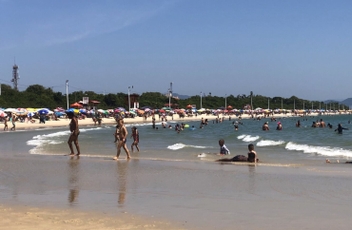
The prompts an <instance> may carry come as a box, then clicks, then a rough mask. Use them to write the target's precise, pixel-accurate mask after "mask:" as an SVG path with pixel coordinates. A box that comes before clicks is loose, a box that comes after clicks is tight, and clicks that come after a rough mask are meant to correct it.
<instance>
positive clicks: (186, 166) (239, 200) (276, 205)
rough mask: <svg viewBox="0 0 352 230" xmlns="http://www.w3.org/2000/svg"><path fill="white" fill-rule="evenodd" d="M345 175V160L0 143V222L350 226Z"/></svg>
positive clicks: (351, 187) (6, 225)
mask: <svg viewBox="0 0 352 230" xmlns="http://www.w3.org/2000/svg"><path fill="white" fill-rule="evenodd" d="M201 117H202V116H198V117H192V118H185V119H184V121H187V120H195V119H196V120H200V119H201ZM203 117H204V118H208V119H215V117H214V116H203ZM175 120H176V119H175ZM157 121H158V119H157ZM125 122H126V123H134V122H143V119H139V118H135V119H126V120H125ZM148 122H151V121H150V120H149V121H148ZM79 123H80V125H93V122H92V121H91V119H87V120H86V121H85V120H80V121H79ZM68 124H69V120H66V119H63V120H60V121H49V122H47V123H46V124H40V125H39V124H27V123H24V124H23V125H22V126H21V123H17V127H18V128H23V129H25V128H48V127H55V126H68ZM103 124H112V125H113V124H115V121H114V120H113V119H104V120H103ZM9 125H10V127H11V124H9ZM351 179H352V169H351V167H350V165H346V164H325V163H323V162H322V165H321V166H314V167H313V166H303V165H275V164H267V165H266V164H258V165H257V166H253V165H251V164H249V165H247V164H237V165H234V164H231V163H229V164H219V163H215V162H202V161H198V162H187V161H183V162H182V161H181V162H180V161H175V162H173V161H158V160H143V159H132V160H130V161H126V160H120V161H118V162H116V161H113V160H111V159H104V158H102V159H96V158H85V157H81V158H79V159H78V158H77V157H74V158H70V157H66V156H41V155H30V154H28V153H27V152H25V153H22V152H11V153H8V152H7V153H4V152H1V154H0V191H1V192H0V202H1V205H0V215H1V216H2V218H0V229H15V230H16V229H39V230H41V229H43V230H44V229H101V230H105V229H203V230H204V229H209V230H210V229H280V230H281V229H333V228H334V229H350V225H351V224H352V220H351V219H350V213H351V211H352V206H351V205H350V204H351V203H352V197H351V192H352V183H350V181H351Z"/></svg>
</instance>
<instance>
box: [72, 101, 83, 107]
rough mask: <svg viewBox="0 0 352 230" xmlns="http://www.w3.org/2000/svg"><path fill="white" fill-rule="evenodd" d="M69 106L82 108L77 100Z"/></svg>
mask: <svg viewBox="0 0 352 230" xmlns="http://www.w3.org/2000/svg"><path fill="white" fill-rule="evenodd" d="M70 107H71V108H82V107H83V105H81V104H80V103H78V102H75V103H73V104H71V105H70Z"/></svg>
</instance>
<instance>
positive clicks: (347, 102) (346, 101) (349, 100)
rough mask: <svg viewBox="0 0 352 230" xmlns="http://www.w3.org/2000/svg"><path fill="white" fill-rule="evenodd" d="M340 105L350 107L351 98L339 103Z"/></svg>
mask: <svg viewBox="0 0 352 230" xmlns="http://www.w3.org/2000/svg"><path fill="white" fill-rule="evenodd" d="M340 103H341V104H344V105H347V106H351V105H352V98H347V99H345V100H343V101H341V102H340Z"/></svg>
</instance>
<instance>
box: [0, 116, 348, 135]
mask: <svg viewBox="0 0 352 230" xmlns="http://www.w3.org/2000/svg"><path fill="white" fill-rule="evenodd" d="M335 115H350V113H342V114H340V113H324V114H319V113H310V114H306V115H293V114H292V113H287V114H273V115H270V116H269V117H266V118H264V116H263V115H259V117H260V118H261V119H267V118H272V117H274V118H300V117H316V116H335ZM202 117H203V118H205V119H209V120H215V119H216V118H217V116H214V115H206V114H201V115H197V116H195V115H193V116H191V117H187V116H186V117H184V118H180V117H179V116H178V115H174V116H173V119H172V117H171V116H166V118H167V121H166V122H170V121H174V122H175V121H177V122H191V121H200V120H201V119H202ZM219 117H220V118H224V119H229V117H230V118H231V119H233V120H238V119H239V116H236V115H222V114H221V115H219ZM240 117H241V119H252V117H251V115H249V114H242V115H241V116H240ZM255 117H256V116H254V118H253V119H255ZM155 119H156V122H157V123H160V122H162V121H161V119H160V120H159V116H158V115H156V116H155ZM124 122H125V124H138V123H146V124H149V123H150V124H151V123H152V118H151V117H148V118H147V120H145V119H144V118H143V117H135V118H125V119H124ZM69 123H70V120H69V119H67V118H61V119H59V120H57V121H54V120H49V121H46V122H45V124H43V123H42V124H39V120H36V122H35V123H29V122H18V121H17V122H16V129H17V130H27V129H41V128H43V129H50V128H59V127H68V125H69ZM7 124H8V127H9V131H8V132H13V131H10V129H11V127H12V124H11V122H9V121H8V123H7ZM78 124H79V126H85V127H86V126H99V125H98V124H94V122H93V120H92V119H91V118H85V119H81V120H78ZM101 125H116V121H115V119H114V118H102V122H101ZM0 132H7V131H3V126H2V127H1V128H0Z"/></svg>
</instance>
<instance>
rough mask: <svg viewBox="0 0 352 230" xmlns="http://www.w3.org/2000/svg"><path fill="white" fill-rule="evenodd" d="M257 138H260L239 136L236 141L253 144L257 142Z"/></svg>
mask: <svg viewBox="0 0 352 230" xmlns="http://www.w3.org/2000/svg"><path fill="white" fill-rule="evenodd" d="M259 138H260V137H259V136H251V135H241V136H238V137H237V139H240V140H242V141H244V142H253V141H256V140H258V139H259Z"/></svg>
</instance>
